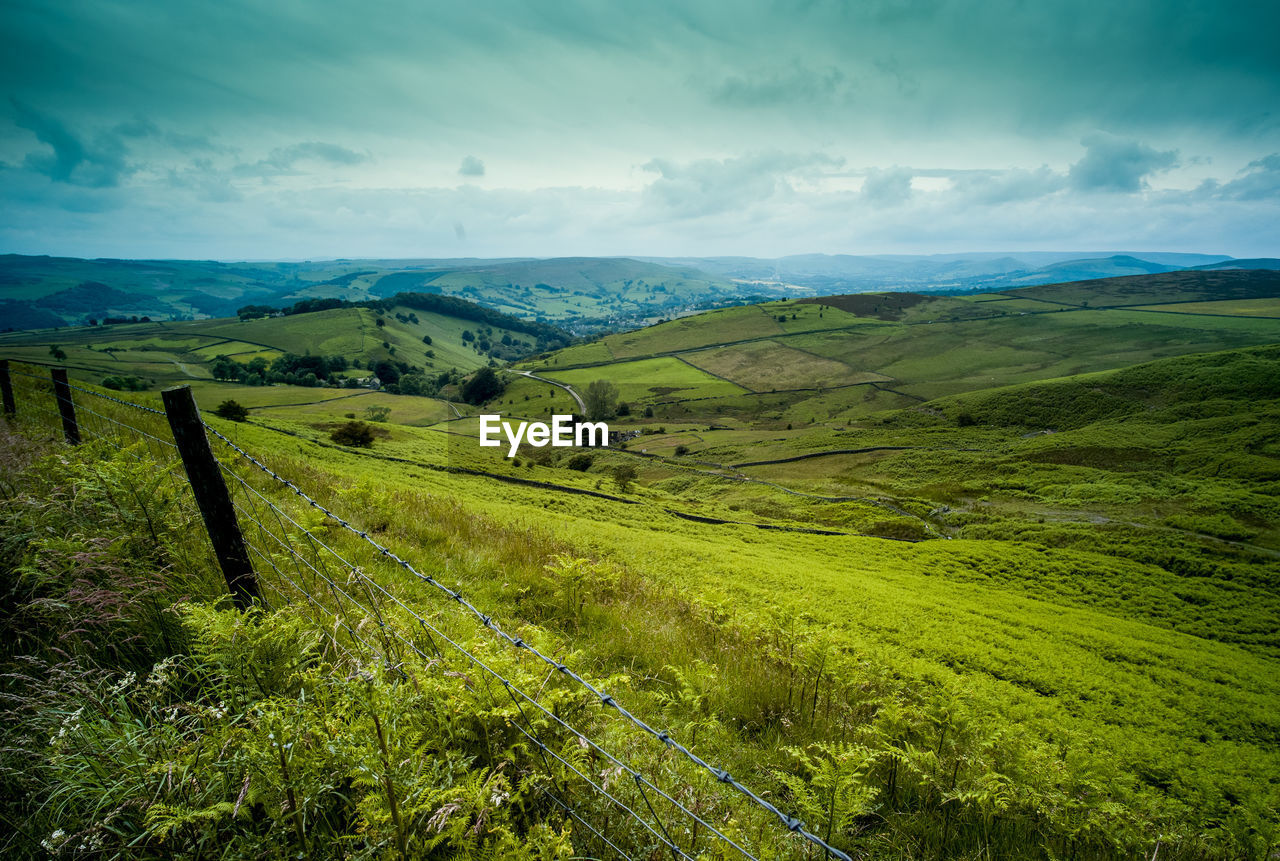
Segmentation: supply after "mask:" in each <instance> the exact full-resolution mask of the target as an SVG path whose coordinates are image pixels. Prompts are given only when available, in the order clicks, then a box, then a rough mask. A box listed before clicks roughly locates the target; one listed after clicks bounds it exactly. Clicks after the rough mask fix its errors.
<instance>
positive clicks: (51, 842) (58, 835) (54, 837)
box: [40, 828, 67, 852]
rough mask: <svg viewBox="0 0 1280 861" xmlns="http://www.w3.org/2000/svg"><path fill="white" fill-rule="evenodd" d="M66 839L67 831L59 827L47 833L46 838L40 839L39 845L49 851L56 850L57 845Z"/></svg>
mask: <svg viewBox="0 0 1280 861" xmlns="http://www.w3.org/2000/svg"><path fill="white" fill-rule="evenodd" d="M66 840H67V832H65V831H63V830H62V829H61V828H59V829H58V830H57V831H55V832H53V833H52V834H50V835H49V838H48V839H47V840H41V841H40V845H41V846H43V847H44V848H45V849H47V850H48V851H50V852H57V851H58V847H59V846H61V845H62V844H63V843H65V842H66Z"/></svg>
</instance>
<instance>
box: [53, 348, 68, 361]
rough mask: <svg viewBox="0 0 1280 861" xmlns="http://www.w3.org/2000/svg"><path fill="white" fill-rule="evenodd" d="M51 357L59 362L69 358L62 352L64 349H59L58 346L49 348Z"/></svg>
mask: <svg viewBox="0 0 1280 861" xmlns="http://www.w3.org/2000/svg"><path fill="white" fill-rule="evenodd" d="M49 355H50V356H53V358H54V359H55V360H57V361H59V362H61V361H63V360H64V359H66V358H67V354H66V353H64V352H63V351H62V348H61V347H59V346H58V345H57V344H54V345H53V346H51V347H50V348H49Z"/></svg>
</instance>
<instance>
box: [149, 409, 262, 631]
mask: <svg viewBox="0 0 1280 861" xmlns="http://www.w3.org/2000/svg"><path fill="white" fill-rule="evenodd" d="M160 394H161V397H162V398H164V411H165V415H167V416H168V417H169V427H170V428H172V429H173V441H174V442H176V443H177V444H178V453H179V454H180V455H182V465H183V466H184V467H186V470H187V479H188V480H189V481H190V482H191V489H192V491H194V492H195V496H196V505H198V506H200V516H201V517H203V518H204V527H205V529H206V530H207V531H208V533H209V540H210V541H212V542H213V552H214V554H215V555H216V556H217V557H218V564H219V565H220V566H221V567H222V575H223V576H224V577H226V578H227V587H228V588H229V589H230V590H231V598H232V600H234V601H235V603H236V606H237V607H239V608H240V609H241V610H245V609H248V608H249V607H250V606H251V605H252V604H253V602H254V600H255V599H257V598H258V597H259V592H258V578H257V576H256V575H255V574H254V573H253V565H252V563H251V562H250V561H249V551H248V549H247V548H246V547H245V543H244V536H242V535H241V534H240V524H239V523H237V522H236V511H235V508H234V507H233V506H232V505H231V494H229V493H228V492H227V484H226V482H225V481H224V480H223V478H222V470H221V469H220V468H219V467H218V460H217V458H215V457H214V456H213V451H212V450H210V448H209V437H208V436H206V435H205V432H204V422H202V421H200V411H199V409H197V408H196V399H195V395H193V394H192V393H191V387H190V386H175V387H174V388H171V389H165V390H164V391H163V392H161V393H160Z"/></svg>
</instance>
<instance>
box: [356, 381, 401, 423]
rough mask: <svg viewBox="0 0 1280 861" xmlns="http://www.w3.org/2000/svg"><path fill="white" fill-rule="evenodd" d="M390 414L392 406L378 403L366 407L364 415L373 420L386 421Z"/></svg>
mask: <svg viewBox="0 0 1280 861" xmlns="http://www.w3.org/2000/svg"><path fill="white" fill-rule="evenodd" d="M401 379H403V377H402V378H401ZM389 415H391V407H384V406H381V405H377V406H371V407H365V408H364V417H365V418H367V419H368V420H369V421H371V422H385V421H386V420H387V416H389Z"/></svg>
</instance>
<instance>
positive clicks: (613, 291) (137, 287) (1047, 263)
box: [0, 251, 1280, 334]
mask: <svg viewBox="0 0 1280 861" xmlns="http://www.w3.org/2000/svg"><path fill="white" fill-rule="evenodd" d="M1191 268H1199V269H1207V270H1214V269H1227V268H1233V269H1234V268H1249V269H1268V268H1280V261H1277V260H1274V259H1256V260H1233V259H1232V258H1230V257H1226V256H1224V255H1210V254H1173V253H1167V252H1158V253H1142V252H1112V253H1096V252H1095V253H1068V252H1039V251H1036V252H1005V253H1001V252H994V253H965V254H934V255H889V254H885V255H849V254H800V255H792V256H789V257H779V258H773V259H766V258H755V257H705V258H704V257H671V258H667V257H640V258H627V257H563V258H551V259H534V258H502V259H493V260H485V259H478V258H450V259H414V260H354V259H339V260H325V261H276V262H273V261H265V262H219V261H212V260H112V259H97V260H80V259H77V258H69V257H33V256H23V255H16V254H8V255H0V329H5V328H26V327H27V325H29V324H32V323H33V322H36V321H39V322H40V323H41V324H42V325H59V323H58V322H55V321H62V322H63V323H67V324H71V325H75V324H81V323H85V322H87V321H88V320H89V319H90V318H94V317H97V318H101V317H104V316H108V315H116V314H121V313H123V312H128V314H130V315H138V316H149V317H151V318H152V319H155V320H182V319H203V318H208V317H226V316H231V315H234V314H235V313H236V311H237V309H239V308H241V307H243V306H245V305H269V306H272V307H286V306H289V305H292V304H293V303H295V302H298V301H300V300H305V299H344V300H348V301H364V300H369V299H381V298H386V297H389V296H394V295H395V294H397V293H402V292H415V293H438V294H443V295H451V296H458V297H461V298H465V299H468V300H470V301H473V302H477V303H479V304H482V305H485V306H487V307H490V308H493V309H495V310H498V311H501V312H503V313H506V314H511V315H513V316H516V317H519V318H522V319H526V320H537V319H541V320H546V321H552V322H556V323H559V324H561V325H564V326H566V327H568V328H569V329H571V330H573V331H574V332H577V333H579V334H583V333H589V332H594V331H599V330H602V329H624V328H633V327H636V326H641V325H644V324H645V323H646V322H652V321H653V320H656V319H660V318H670V317H676V316H682V315H685V314H688V313H690V312H691V311H694V310H700V309H707V308H714V307H723V306H726V305H731V304H741V303H744V302H752V301H760V300H763V299H773V298H798V297H804V296H820V295H832V294H841V293H867V292H881V291H910V292H917V293H953V294H959V293H972V292H990V291H999V290H1005V289H1008V288H1010V287H1021V286H1031V285H1036V284H1052V283H1059V282H1064V281H1078V280H1083V279H1094V278H1109V277H1117V276H1124V275H1135V274H1148V275H1150V274H1162V273H1165V272H1170V271H1175V270H1182V269H1191ZM85 285H93V286H85Z"/></svg>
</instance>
